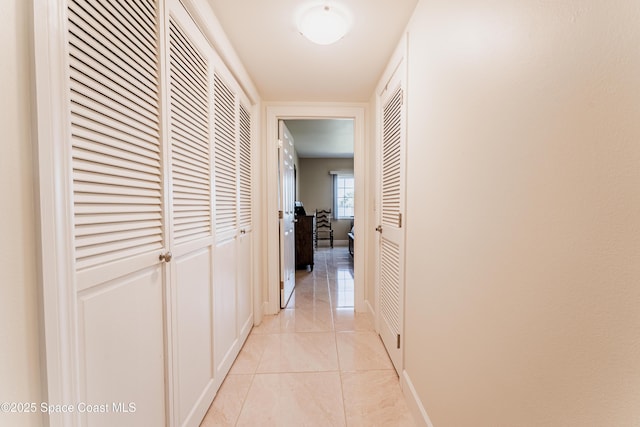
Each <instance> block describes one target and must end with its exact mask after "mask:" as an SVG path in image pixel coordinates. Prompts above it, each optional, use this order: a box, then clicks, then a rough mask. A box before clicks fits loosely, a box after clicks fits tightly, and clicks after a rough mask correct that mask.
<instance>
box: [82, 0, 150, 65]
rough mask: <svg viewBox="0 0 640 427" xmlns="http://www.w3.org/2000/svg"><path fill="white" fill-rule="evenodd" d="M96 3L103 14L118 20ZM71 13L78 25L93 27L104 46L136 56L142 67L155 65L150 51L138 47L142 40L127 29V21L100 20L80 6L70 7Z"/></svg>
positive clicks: (97, 39) (96, 37) (95, 36)
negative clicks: (136, 38)
mask: <svg viewBox="0 0 640 427" xmlns="http://www.w3.org/2000/svg"><path fill="white" fill-rule="evenodd" d="M94 5H95V6H96V9H98V11H99V12H101V13H102V16H108V17H109V18H111V19H116V20H117V18H116V15H117V14H111V13H109V12H108V11H107V10H106V9H103V8H101V7H100V3H98V2H96V3H94ZM70 15H71V17H72V19H74V21H76V22H77V23H78V25H82V26H83V27H84V28H86V29H87V30H89V29H92V30H93V31H92V32H91V33H92V35H93V38H94V39H95V40H96V41H97V42H98V43H100V44H101V45H102V46H105V47H107V48H109V49H110V50H113V49H112V47H113V48H114V49H117V50H119V51H121V52H123V53H124V54H126V55H127V56H128V57H135V58H136V59H138V60H139V61H140V62H141V63H140V64H138V65H140V66H141V67H154V62H155V58H153V57H152V56H149V55H148V53H149V52H148V51H145V50H143V49H139V48H138V44H139V43H140V40H134V37H132V34H131V33H130V32H128V31H127V27H126V25H127V24H128V23H127V22H121V21H120V20H118V22H116V23H115V24H116V25H114V24H112V23H111V22H109V21H108V20H105V19H104V18H103V19H101V20H100V21H98V20H96V19H95V18H94V17H93V16H92V15H90V14H88V13H87V12H86V11H85V10H83V9H82V8H80V7H79V8H75V9H70Z"/></svg>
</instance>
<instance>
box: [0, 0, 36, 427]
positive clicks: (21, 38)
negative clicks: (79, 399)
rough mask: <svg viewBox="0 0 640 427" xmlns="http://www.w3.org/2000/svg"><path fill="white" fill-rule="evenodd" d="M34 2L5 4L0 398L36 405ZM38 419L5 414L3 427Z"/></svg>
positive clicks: (0, 419)
mask: <svg viewBox="0 0 640 427" xmlns="http://www.w3.org/2000/svg"><path fill="white" fill-rule="evenodd" d="M30 3H31V2H29V1H24V0H3V1H2V2H0V44H1V46H2V48H1V49H0V51H1V52H2V66H0V93H1V94H2V96H1V97H0V129H1V130H2V143H1V147H2V153H1V155H0V183H2V185H1V186H0V236H2V238H0V402H37V403H38V404H39V402H40V400H41V397H40V396H41V386H40V371H39V369H40V365H39V359H38V358H39V347H38V314H37V313H38V310H37V286H36V280H37V279H36V243H35V242H36V236H35V216H34V215H35V213H34V212H35V210H34V209H35V208H34V182H35V180H34V167H33V161H32V151H33V147H32V139H31V138H32V135H31V130H30V129H31V71H32V61H31V55H32V48H31V4H30ZM41 422H42V419H41V416H40V414H38V413H36V414H6V413H2V412H0V425H3V426H4V425H11V426H38V425H40V424H41Z"/></svg>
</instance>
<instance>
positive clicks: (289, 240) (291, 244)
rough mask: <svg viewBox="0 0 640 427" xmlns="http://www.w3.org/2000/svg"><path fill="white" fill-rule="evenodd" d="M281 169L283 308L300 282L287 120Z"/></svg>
mask: <svg viewBox="0 0 640 427" xmlns="http://www.w3.org/2000/svg"><path fill="white" fill-rule="evenodd" d="M278 130H279V131H278V140H279V149H278V153H279V159H280V162H279V171H280V174H279V176H280V186H279V190H280V194H279V210H280V308H284V307H286V306H287V303H288V302H289V298H291V294H292V293H293V288H294V287H295V285H296V271H295V268H296V267H295V263H296V260H295V257H296V252H295V251H296V248H295V244H296V242H295V233H294V204H295V174H294V153H295V152H294V144H293V137H292V136H291V133H290V132H289V129H287V126H286V125H285V123H284V121H282V120H280V121H279V123H278Z"/></svg>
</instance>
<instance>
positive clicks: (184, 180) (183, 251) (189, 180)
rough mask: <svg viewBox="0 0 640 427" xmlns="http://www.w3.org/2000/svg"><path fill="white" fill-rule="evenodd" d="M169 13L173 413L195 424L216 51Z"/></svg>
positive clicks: (204, 349) (172, 7) (204, 372)
mask: <svg viewBox="0 0 640 427" xmlns="http://www.w3.org/2000/svg"><path fill="white" fill-rule="evenodd" d="M168 5H169V14H168V25H167V28H168V33H167V36H168V41H167V44H166V46H167V48H168V68H169V85H168V87H169V92H168V101H169V140H170V144H169V157H170V159H169V171H170V172H169V173H170V183H171V185H170V197H169V200H170V204H169V217H170V219H171V224H172V227H171V228H170V231H171V233H170V238H171V239H170V241H171V245H170V250H171V253H172V254H173V261H172V268H171V294H172V304H171V306H172V308H173V315H172V323H171V324H172V334H171V336H172V338H173V339H172V349H173V352H172V365H173V382H172V384H173V393H172V398H173V399H172V402H173V405H172V410H173V418H174V420H175V425H179V426H198V425H199V424H200V421H201V420H202V417H203V416H204V414H205V413H206V411H207V409H208V407H209V405H210V403H211V400H212V399H213V397H214V395H215V391H216V390H215V382H214V376H215V375H214V369H213V357H214V356H213V337H214V334H213V319H214V310H213V255H214V247H213V245H214V235H213V200H212V199H213V198H212V194H213V186H212V180H211V174H212V144H211V141H212V139H213V135H212V133H213V132H212V124H211V117H212V106H211V100H212V97H213V87H212V86H213V72H212V61H211V48H210V47H209V44H208V42H207V40H206V38H205V37H204V36H203V34H202V33H201V32H200V30H199V29H198V27H197V26H196V24H195V23H194V22H193V20H192V19H191V17H190V16H189V14H188V13H187V11H186V10H185V9H184V7H183V6H182V4H181V3H180V2H179V1H170V2H168Z"/></svg>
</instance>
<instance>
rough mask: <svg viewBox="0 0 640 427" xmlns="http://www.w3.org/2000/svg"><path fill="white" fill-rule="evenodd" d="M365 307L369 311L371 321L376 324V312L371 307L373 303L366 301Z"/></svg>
mask: <svg viewBox="0 0 640 427" xmlns="http://www.w3.org/2000/svg"><path fill="white" fill-rule="evenodd" d="M364 306H365V308H366V309H367V313H368V314H369V320H371V321H372V322H373V324H374V325H375V324H376V311H375V310H374V309H373V307H371V301H369V300H366V301H365V302H364ZM376 332H378V330H377V328H376Z"/></svg>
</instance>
